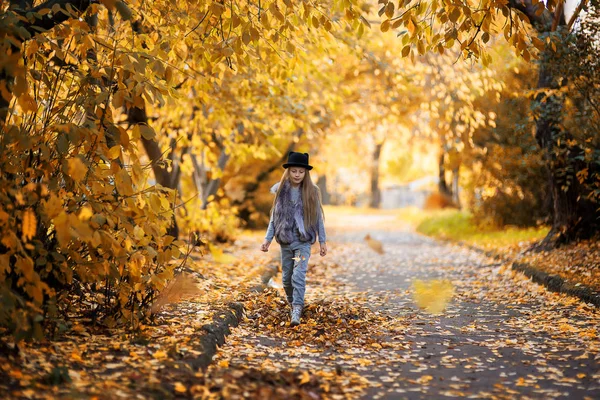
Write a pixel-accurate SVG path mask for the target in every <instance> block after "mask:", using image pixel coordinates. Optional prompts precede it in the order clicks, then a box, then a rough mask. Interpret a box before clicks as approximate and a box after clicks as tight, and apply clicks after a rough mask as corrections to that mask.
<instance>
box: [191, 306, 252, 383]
mask: <svg viewBox="0 0 600 400" xmlns="http://www.w3.org/2000/svg"><path fill="white" fill-rule="evenodd" d="M243 314H244V305H243V304H242V303H239V302H233V303H229V304H227V308H226V309H224V310H218V311H216V312H215V314H214V316H213V322H212V323H210V324H205V325H203V326H202V328H200V330H201V331H202V335H201V336H200V337H199V342H200V345H201V346H202V353H201V354H200V355H199V356H198V357H196V358H194V359H192V360H189V361H188V364H189V365H190V366H191V367H192V368H193V370H196V371H197V370H198V369H202V370H206V368H208V366H209V365H210V363H211V362H212V359H213V357H214V356H215V354H216V353H217V348H218V346H222V345H223V344H225V338H226V337H227V335H229V334H230V333H231V329H230V328H235V327H236V326H238V325H239V324H240V321H241V320H242V317H243Z"/></svg>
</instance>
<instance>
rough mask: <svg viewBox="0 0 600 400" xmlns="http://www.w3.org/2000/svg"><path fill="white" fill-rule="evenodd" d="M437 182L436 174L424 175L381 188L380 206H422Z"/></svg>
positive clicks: (388, 207)
mask: <svg viewBox="0 0 600 400" xmlns="http://www.w3.org/2000/svg"><path fill="white" fill-rule="evenodd" d="M437 183H438V177H437V176H426V177H424V178H421V179H417V180H415V181H412V182H407V183H405V184H394V185H389V186H384V187H382V188H381V208H382V209H392V208H403V207H418V208H423V205H424V204H425V200H426V199H427V197H428V196H429V195H430V194H431V193H433V192H434V191H435V190H436V189H435V187H436V185H437Z"/></svg>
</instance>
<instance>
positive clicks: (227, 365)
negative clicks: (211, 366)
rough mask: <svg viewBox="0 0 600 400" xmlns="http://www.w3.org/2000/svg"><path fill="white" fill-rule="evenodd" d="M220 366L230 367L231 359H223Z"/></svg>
mask: <svg viewBox="0 0 600 400" xmlns="http://www.w3.org/2000/svg"><path fill="white" fill-rule="evenodd" d="M219 367H221V368H229V361H228V360H221V361H219Z"/></svg>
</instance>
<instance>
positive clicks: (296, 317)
mask: <svg viewBox="0 0 600 400" xmlns="http://www.w3.org/2000/svg"><path fill="white" fill-rule="evenodd" d="M301 315H302V306H299V305H294V306H292V321H291V322H290V326H298V325H300V316H301Z"/></svg>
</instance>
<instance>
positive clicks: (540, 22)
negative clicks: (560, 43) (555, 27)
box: [508, 0, 554, 32]
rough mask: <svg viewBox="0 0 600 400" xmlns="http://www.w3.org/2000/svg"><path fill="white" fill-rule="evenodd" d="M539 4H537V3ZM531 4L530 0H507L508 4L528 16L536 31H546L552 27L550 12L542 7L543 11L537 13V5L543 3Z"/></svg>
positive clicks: (540, 5)
mask: <svg viewBox="0 0 600 400" xmlns="http://www.w3.org/2000/svg"><path fill="white" fill-rule="evenodd" d="M538 4H539V5H538ZM538 4H536V5H533V4H532V2H531V0H509V1H508V6H509V7H510V8H514V9H515V10H519V11H521V12H522V13H523V14H525V15H526V16H527V18H529V22H530V23H531V25H532V26H533V27H534V28H535V29H536V30H537V31H538V32H548V31H549V30H550V29H551V28H552V22H553V20H554V18H553V16H552V13H551V12H550V11H548V9H546V8H544V12H542V13H541V14H540V15H537V10H538V7H542V6H543V5H544V4H543V3H538Z"/></svg>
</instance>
